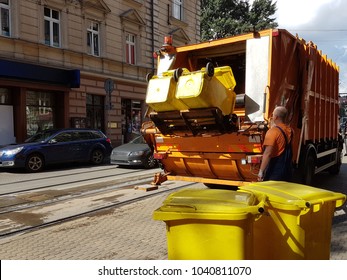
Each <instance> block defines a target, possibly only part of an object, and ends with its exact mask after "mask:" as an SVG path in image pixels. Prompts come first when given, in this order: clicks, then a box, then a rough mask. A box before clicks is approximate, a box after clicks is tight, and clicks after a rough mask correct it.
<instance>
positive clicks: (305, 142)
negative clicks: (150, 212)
mask: <svg viewBox="0 0 347 280" xmlns="http://www.w3.org/2000/svg"><path fill="white" fill-rule="evenodd" d="M155 55H156V56H157V57H158V66H157V73H156V75H154V76H149V77H148V78H147V80H148V88H147V95H146V103H147V104H148V107H149V110H148V117H149V118H150V121H147V122H144V123H143V126H142V133H143V135H144V136H145V139H146V141H147V143H148V144H149V145H150V147H151V148H152V149H153V151H154V156H155V158H156V159H158V161H160V163H161V166H162V168H163V172H161V173H160V174H157V175H156V178H155V180H154V182H155V183H158V184H160V183H161V182H163V181H165V180H185V181H193V182H202V183H205V184H206V185H208V186H211V187H212V186H215V185H216V184H217V185H229V186H241V185H244V184H246V183H248V182H252V181H256V180H257V174H258V171H259V166H260V162H261V159H262V153H263V145H262V144H263V141H264V136H265V133H266V131H267V129H268V128H269V127H270V126H271V114H272V112H273V110H274V108H275V107H276V106H285V107H286V108H287V110H288V119H287V122H288V123H289V124H290V126H291V127H292V129H293V132H294V137H293V139H292V147H293V167H294V170H295V174H298V176H297V178H299V181H300V182H301V183H304V184H308V185H309V184H311V183H312V180H313V178H314V175H315V174H316V173H318V172H322V171H329V172H330V173H332V174H337V173H338V172H339V170H340V165H341V156H342V138H341V135H340V133H339V119H338V118H339V104H338V80H339V68H338V66H337V65H336V64H335V63H334V62H333V61H331V60H330V59H328V58H327V56H326V55H323V54H322V52H321V51H319V50H318V48H317V46H316V45H315V44H314V43H312V42H306V41H305V40H304V39H302V38H299V37H298V36H293V35H292V34H290V33H289V32H288V31H286V30H282V29H269V30H264V31H260V32H254V33H249V34H243V35H238V36H233V37H227V38H223V39H218V40H211V41H208V42H202V43H199V44H193V45H186V46H181V47H177V48H175V47H173V46H172V45H171V42H170V40H168V41H167V42H166V44H164V45H163V47H162V48H161V49H160V50H158V51H157V52H156V53H155Z"/></svg>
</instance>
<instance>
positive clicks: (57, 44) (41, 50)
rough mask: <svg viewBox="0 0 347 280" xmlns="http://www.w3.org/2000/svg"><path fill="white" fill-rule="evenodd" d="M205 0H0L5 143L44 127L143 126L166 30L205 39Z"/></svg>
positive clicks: (126, 134)
mask: <svg viewBox="0 0 347 280" xmlns="http://www.w3.org/2000/svg"><path fill="white" fill-rule="evenodd" d="M199 13H200V0H189V1H188V0H26V1H20V0H0V120H1V121H0V145H5V144H10V143H14V142H22V141H23V140H25V139H26V138H27V137H28V136H31V135H33V134H34V133H36V132H37V131H38V130H40V129H46V128H61V127H70V126H73V127H90V128H99V129H101V130H103V131H104V132H105V133H106V134H107V135H108V136H109V137H110V138H111V140H112V143H113V146H117V145H119V144H121V143H124V142H128V141H129V140H130V138H131V137H133V136H134V135H135V134H137V133H139V128H140V126H141V123H142V121H143V120H144V114H145V110H146V104H145V102H144V100H145V97H146V87H147V82H146V74H147V73H155V68H156V60H155V58H154V57H153V52H154V51H156V50H157V49H159V48H160V46H161V45H162V43H163V40H164V36H168V35H169V36H172V38H173V41H174V44H175V45H184V44H190V43H196V42H199V40H200V22H199Z"/></svg>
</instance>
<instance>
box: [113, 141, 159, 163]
mask: <svg viewBox="0 0 347 280" xmlns="http://www.w3.org/2000/svg"><path fill="white" fill-rule="evenodd" d="M111 164H117V165H120V166H122V165H125V166H142V167H145V168H154V167H156V166H157V164H158V162H157V160H155V159H154V157H153V151H152V150H151V149H150V147H149V146H148V145H147V143H146V141H145V139H144V138H143V136H142V135H140V136H138V137H136V138H135V139H133V140H132V141H130V142H129V143H126V144H123V145H120V146H118V147H116V148H113V150H112V153H111Z"/></svg>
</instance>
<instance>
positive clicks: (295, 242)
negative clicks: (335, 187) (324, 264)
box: [240, 181, 346, 260]
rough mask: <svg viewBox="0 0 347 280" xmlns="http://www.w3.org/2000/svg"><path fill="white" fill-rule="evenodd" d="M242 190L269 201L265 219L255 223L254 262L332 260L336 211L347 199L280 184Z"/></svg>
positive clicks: (322, 191) (259, 184) (250, 185)
mask: <svg viewBox="0 0 347 280" xmlns="http://www.w3.org/2000/svg"><path fill="white" fill-rule="evenodd" d="M240 189H241V190H247V191H251V192H252V193H254V194H255V195H263V196H264V195H265V196H266V197H267V200H266V202H265V207H264V210H265V212H264V215H262V216H261V217H260V219H258V220H257V221H256V222H255V223H254V228H253V249H254V259H272V260H273V259H277V260H284V259H310V260H313V259H329V258H330V242H331V226H332V219H333V216H334V211H335V208H337V207H340V206H342V205H343V204H344V202H345V201H346V195H344V194H342V193H336V192H332V191H327V190H323V189H318V188H313V187H309V186H306V185H300V184H294V183H288V182H278V181H267V182H259V183H251V184H249V185H247V186H243V187H240Z"/></svg>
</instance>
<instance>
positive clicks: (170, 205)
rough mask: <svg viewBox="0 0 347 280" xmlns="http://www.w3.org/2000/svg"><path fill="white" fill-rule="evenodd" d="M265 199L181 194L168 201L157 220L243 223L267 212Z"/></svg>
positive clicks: (232, 193)
mask: <svg viewBox="0 0 347 280" xmlns="http://www.w3.org/2000/svg"><path fill="white" fill-rule="evenodd" d="M265 199H266V197H265V196H261V195H259V196H255V195H254V194H252V193H250V192H247V191H231V190H210V189H207V190H196V189H194V190H189V189H188V190H187V189H186V190H181V191H178V192H176V193H173V194H171V195H169V196H168V197H167V199H166V200H165V201H164V202H163V205H162V206H161V207H160V208H158V209H157V210H155V212H154V214H153V218H154V219H155V220H178V219H197V218H198V219H209V220H242V219H248V218H250V217H252V218H253V217H258V216H259V214H260V213H262V212H263V210H264V203H265Z"/></svg>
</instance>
